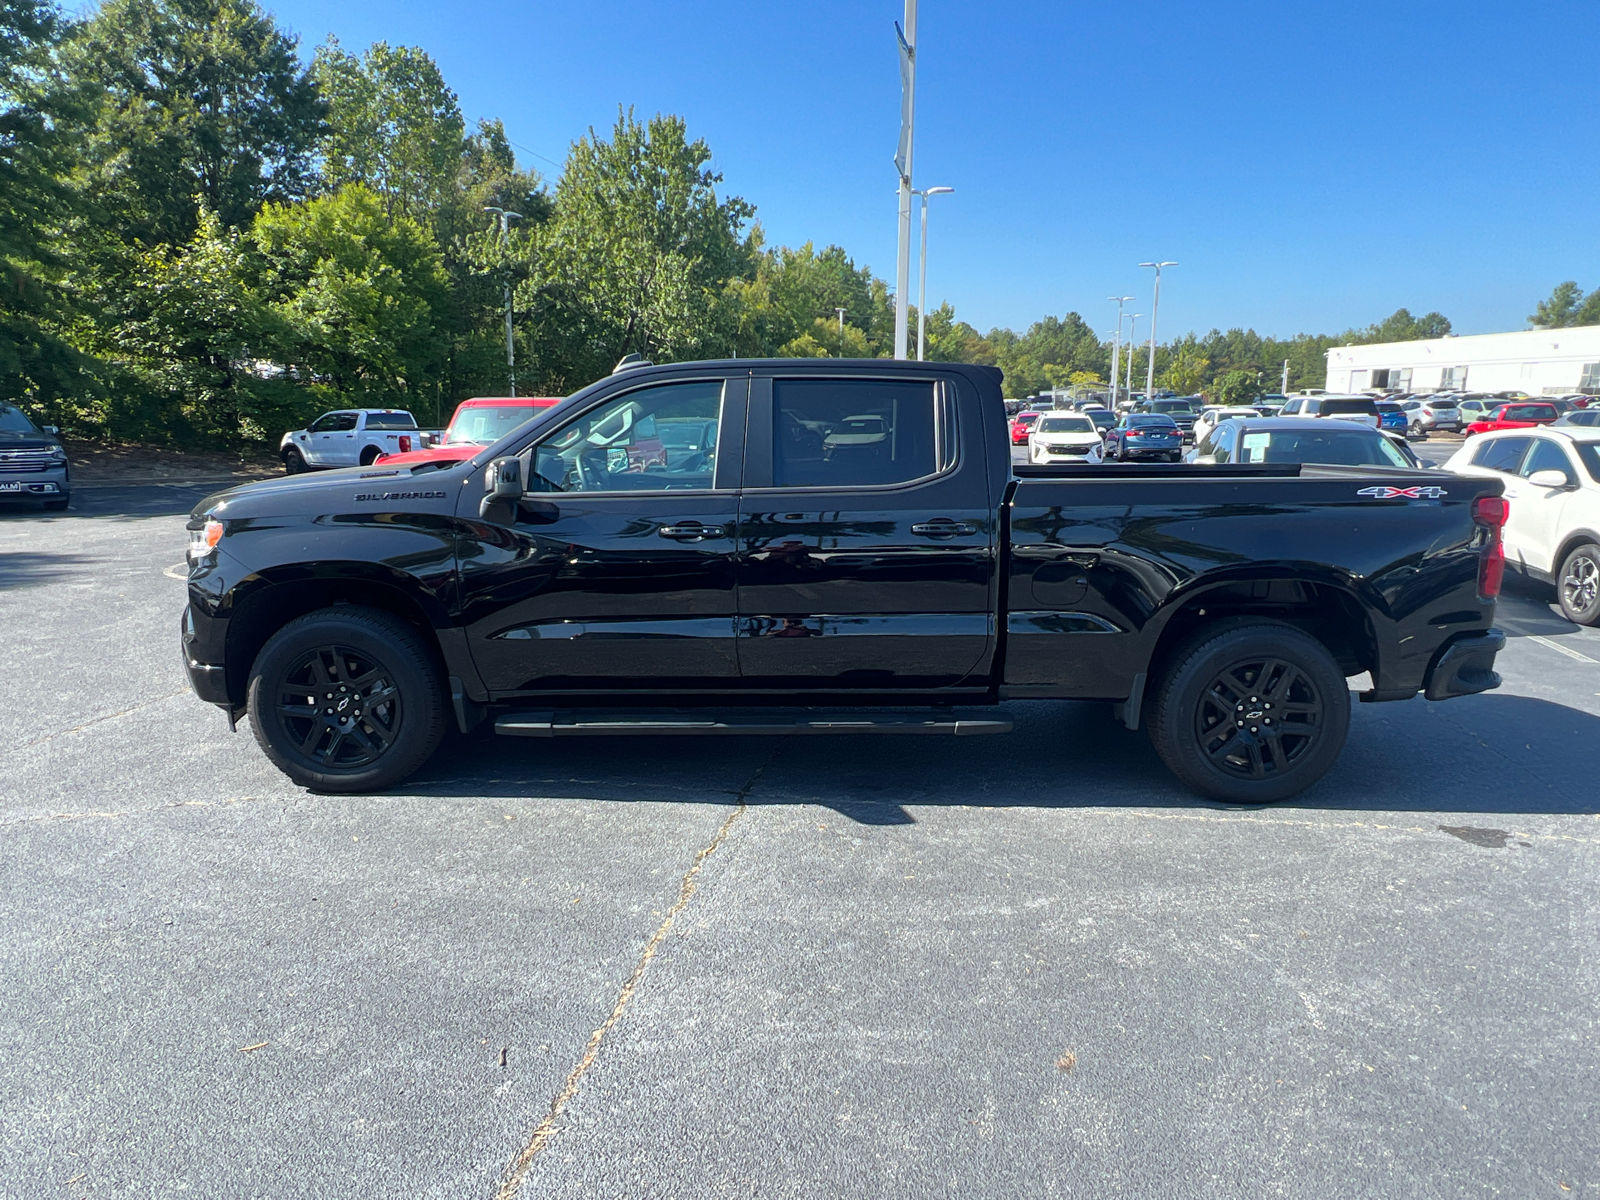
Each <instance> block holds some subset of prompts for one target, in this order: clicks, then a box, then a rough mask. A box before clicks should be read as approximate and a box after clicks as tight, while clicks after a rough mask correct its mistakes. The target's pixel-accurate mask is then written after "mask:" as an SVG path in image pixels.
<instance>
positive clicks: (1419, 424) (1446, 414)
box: [1406, 396, 1465, 434]
mask: <svg viewBox="0 0 1600 1200" xmlns="http://www.w3.org/2000/svg"><path fill="white" fill-rule="evenodd" d="M1460 404H1461V402H1460V400H1459V399H1457V398H1456V397H1455V396H1428V397H1426V398H1424V399H1423V400H1421V401H1419V402H1417V406H1416V407H1415V408H1412V407H1411V405H1409V404H1408V405H1406V409H1407V412H1406V419H1407V424H1408V425H1409V426H1410V432H1411V433H1413V434H1416V433H1444V432H1448V433H1460V432H1461V430H1462V427H1463V426H1464V424H1465V422H1463V421H1462V419H1461V407H1460Z"/></svg>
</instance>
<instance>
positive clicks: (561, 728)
mask: <svg viewBox="0 0 1600 1200" xmlns="http://www.w3.org/2000/svg"><path fill="white" fill-rule="evenodd" d="M494 731H495V732H496V733H499V734H504V735H506V736H508V737H625V736H638V735H649V736H652V737H659V736H666V735H685V734H693V735H697V736H702V737H709V736H714V735H723V736H725V735H730V734H744V735H757V736H761V737H785V736H787V737H794V736H796V735H799V734H831V733H933V734H946V735H954V736H956V737H970V736H972V735H974V734H980V733H1010V732H1011V717H1010V715H1009V714H1006V713H998V712H995V711H993V710H984V709H977V710H974V709H965V710H963V709H947V710H942V711H934V710H930V709H876V710H862V709H825V708H739V709H712V708H705V709H692V708H685V709H657V710H654V711H645V712H626V711H620V710H615V709H575V710H571V711H566V712H520V713H506V714H505V715H503V716H500V717H496V718H495V722H494Z"/></svg>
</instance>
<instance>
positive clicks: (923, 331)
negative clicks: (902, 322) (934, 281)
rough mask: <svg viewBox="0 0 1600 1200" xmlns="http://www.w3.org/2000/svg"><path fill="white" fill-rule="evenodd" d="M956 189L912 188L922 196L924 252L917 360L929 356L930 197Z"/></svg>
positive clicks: (919, 278)
mask: <svg viewBox="0 0 1600 1200" xmlns="http://www.w3.org/2000/svg"><path fill="white" fill-rule="evenodd" d="M953 191H955V188H953V187H931V188H923V189H922V190H921V191H918V190H917V189H916V188H913V189H912V190H911V194H912V195H914V196H921V197H922V254H921V256H920V257H919V258H918V259H917V361H918V362H921V361H922V360H923V359H924V358H926V357H927V355H925V354H924V353H923V347H924V346H925V345H926V344H927V333H928V197H929V196H945V195H948V194H949V193H951V192H953Z"/></svg>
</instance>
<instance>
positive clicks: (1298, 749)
mask: <svg viewBox="0 0 1600 1200" xmlns="http://www.w3.org/2000/svg"><path fill="white" fill-rule="evenodd" d="M1168 663H1169V666H1168V669H1167V671H1166V672H1165V674H1164V676H1163V677H1162V680H1161V683H1160V684H1159V686H1158V688H1157V690H1156V694H1155V698H1154V702H1153V705H1152V707H1153V712H1152V714H1151V720H1150V738H1151V741H1152V742H1153V743H1154V745H1155V748H1156V751H1157V753H1159V754H1160V755H1161V758H1162V761H1164V762H1165V763H1166V764H1167V766H1168V768H1169V769H1170V770H1171V771H1172V772H1173V774H1175V775H1177V776H1178V778H1179V779H1181V780H1183V781H1184V783H1186V784H1188V785H1189V786H1190V787H1192V788H1193V789H1194V790H1196V791H1198V792H1201V793H1202V794H1204V795H1207V796H1210V797H1211V798H1212V799H1215V800H1223V801H1228V802H1232V803H1244V804H1262V803H1270V802H1271V801H1274V800H1283V799H1286V798H1287V797H1289V796H1292V795H1294V794H1296V793H1297V792H1300V791H1303V790H1304V789H1305V788H1307V787H1309V786H1311V784H1313V783H1315V782H1316V781H1317V780H1318V779H1320V778H1321V777H1322V776H1323V774H1324V773H1326V771H1327V770H1328V768H1329V767H1330V766H1332V765H1333V761H1334V759H1335V758H1337V757H1338V754H1339V751H1340V750H1341V749H1342V748H1343V746H1344V740H1345V735H1346V733H1347V732H1348V731H1349V726H1350V692H1349V688H1348V686H1347V684H1346V683H1345V679H1344V673H1343V672H1342V671H1340V669H1339V666H1338V664H1337V663H1335V662H1334V660H1333V657H1332V656H1331V655H1330V654H1329V653H1328V651H1327V649H1326V647H1324V646H1323V645H1322V643H1321V642H1319V641H1317V640H1316V639H1315V638H1313V637H1311V636H1310V635H1309V634H1306V633H1304V632H1302V631H1301V630H1299V629H1296V628H1295V627H1293V626H1292V625H1285V624H1282V623H1279V622H1276V621H1263V620H1243V619H1241V620H1239V621H1234V622H1228V623H1226V624H1225V625H1223V626H1222V627H1220V628H1215V629H1212V630H1210V631H1205V632H1202V633H1200V634H1198V635H1196V636H1195V637H1194V638H1192V639H1190V641H1188V642H1187V643H1185V644H1184V645H1183V646H1182V647H1180V648H1179V649H1178V650H1177V651H1176V653H1174V654H1173V655H1172V656H1171V657H1170V658H1169V659H1168Z"/></svg>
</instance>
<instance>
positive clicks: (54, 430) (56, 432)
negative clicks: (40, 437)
mask: <svg viewBox="0 0 1600 1200" xmlns="http://www.w3.org/2000/svg"><path fill="white" fill-rule="evenodd" d="M40 428H41V429H42V430H44V432H45V433H48V434H49V435H50V436H51V437H60V436H61V426H59V425H41V426H40Z"/></svg>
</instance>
